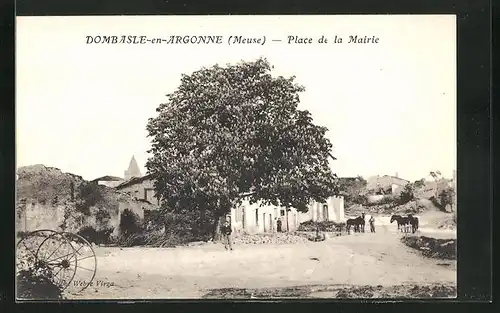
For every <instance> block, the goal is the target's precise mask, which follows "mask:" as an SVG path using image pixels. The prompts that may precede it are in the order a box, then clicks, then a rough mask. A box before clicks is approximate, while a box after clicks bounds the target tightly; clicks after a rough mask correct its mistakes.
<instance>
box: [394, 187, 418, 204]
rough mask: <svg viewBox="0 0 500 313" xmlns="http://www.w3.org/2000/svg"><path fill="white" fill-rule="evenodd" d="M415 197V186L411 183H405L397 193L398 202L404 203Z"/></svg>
mask: <svg viewBox="0 0 500 313" xmlns="http://www.w3.org/2000/svg"><path fill="white" fill-rule="evenodd" d="M414 199H415V187H414V186H413V185H412V184H410V183H409V184H406V186H405V187H404V188H403V190H402V191H401V194H400V195H399V198H398V200H399V201H398V202H399V204H405V203H408V202H410V201H412V200H414Z"/></svg>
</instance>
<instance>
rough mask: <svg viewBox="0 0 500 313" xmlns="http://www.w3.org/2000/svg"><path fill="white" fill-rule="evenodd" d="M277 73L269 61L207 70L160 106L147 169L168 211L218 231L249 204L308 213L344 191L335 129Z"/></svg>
mask: <svg viewBox="0 0 500 313" xmlns="http://www.w3.org/2000/svg"><path fill="white" fill-rule="evenodd" d="M271 69H272V67H271V65H270V64H269V63H268V61H267V60H266V59H258V60H256V61H254V62H240V63H238V64H236V65H227V66H225V67H221V66H218V65H215V66H213V67H210V68H202V69H200V70H198V71H196V72H194V73H192V74H191V75H182V78H181V84H180V86H179V87H178V89H177V90H175V91H174V92H173V93H171V94H169V95H167V97H168V101H167V102H166V103H163V104H161V105H160V106H159V107H158V108H157V110H156V111H157V113H158V114H157V116H156V117H154V118H151V119H150V120H149V122H148V125H147V130H148V133H149V137H150V138H151V139H152V148H151V150H150V151H149V152H150V153H151V157H150V158H149V160H148V161H147V163H146V167H147V169H148V173H149V174H151V175H152V176H153V177H154V178H155V189H156V195H157V196H158V197H159V199H160V200H161V202H162V204H163V205H162V206H163V207H164V208H167V210H168V211H171V212H186V211H189V212H192V211H198V212H200V213H201V216H202V218H201V219H202V220H203V219H207V220H210V221H212V222H213V223H214V225H215V221H216V220H217V218H218V217H220V216H222V215H224V214H226V213H228V212H229V210H230V208H231V206H233V205H236V204H238V203H240V202H241V201H242V200H243V199H244V198H246V199H248V200H249V201H250V202H251V203H255V202H257V201H261V203H262V204H272V205H276V206H284V207H294V208H297V209H298V210H301V211H307V204H308V203H309V202H310V201H311V200H317V201H324V200H325V199H326V198H327V197H329V196H331V195H333V194H335V193H336V192H337V189H336V188H337V178H336V175H335V174H333V173H332V171H331V169H330V167H329V158H333V157H332V156H331V153H330V151H331V147H332V145H331V143H330V141H329V140H328V138H326V137H325V133H326V131H327V129H326V128H325V127H320V126H316V125H314V124H313V122H312V117H311V115H310V113H309V112H308V111H303V110H299V109H297V105H298V103H299V93H300V92H302V91H304V88H303V87H302V86H300V85H297V84H296V83H295V82H294V80H295V77H290V78H284V77H281V76H280V77H273V76H271Z"/></svg>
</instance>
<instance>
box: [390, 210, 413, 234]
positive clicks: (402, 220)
mask: <svg viewBox="0 0 500 313" xmlns="http://www.w3.org/2000/svg"><path fill="white" fill-rule="evenodd" d="M394 221H396V222H397V223H398V230H401V231H404V232H406V226H408V224H409V219H408V217H402V216H401V215H397V214H395V215H393V216H391V221H390V222H391V224H392V222H394Z"/></svg>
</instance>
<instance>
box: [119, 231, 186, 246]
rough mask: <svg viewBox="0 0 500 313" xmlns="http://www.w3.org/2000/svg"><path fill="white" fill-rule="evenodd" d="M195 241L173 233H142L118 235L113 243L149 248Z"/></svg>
mask: <svg viewBox="0 0 500 313" xmlns="http://www.w3.org/2000/svg"><path fill="white" fill-rule="evenodd" d="M192 241H195V240H193V238H192V237H189V236H180V235H178V234H175V233H161V232H148V231H143V232H140V233H136V234H128V235H120V236H118V237H117V238H116V239H115V241H114V242H115V243H116V244H117V245H118V246H120V247H134V246H149V247H158V248H165V247H175V246H180V245H185V244H187V243H189V242H192Z"/></svg>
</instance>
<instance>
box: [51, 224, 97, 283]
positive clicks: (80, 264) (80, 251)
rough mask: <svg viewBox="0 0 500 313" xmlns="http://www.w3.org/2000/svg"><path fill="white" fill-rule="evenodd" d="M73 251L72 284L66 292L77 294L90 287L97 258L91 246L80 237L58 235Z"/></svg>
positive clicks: (94, 273) (64, 234)
mask: <svg viewBox="0 0 500 313" xmlns="http://www.w3.org/2000/svg"><path fill="white" fill-rule="evenodd" d="M60 234H61V235H62V236H63V237H64V238H65V239H66V240H67V241H68V242H70V243H71V245H72V246H73V249H74V257H75V264H76V267H75V270H76V271H75V275H74V277H73V283H72V284H71V285H70V286H68V289H67V291H68V292H70V293H78V292H81V291H83V290H84V289H85V288H87V287H88V286H90V284H91V283H92V281H93V280H94V277H95V275H96V270H97V258H96V256H95V252H94V249H92V244H91V243H90V242H88V241H87V240H86V239H85V238H83V237H82V236H80V235H77V234H73V233H68V232H63V233H60Z"/></svg>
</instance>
